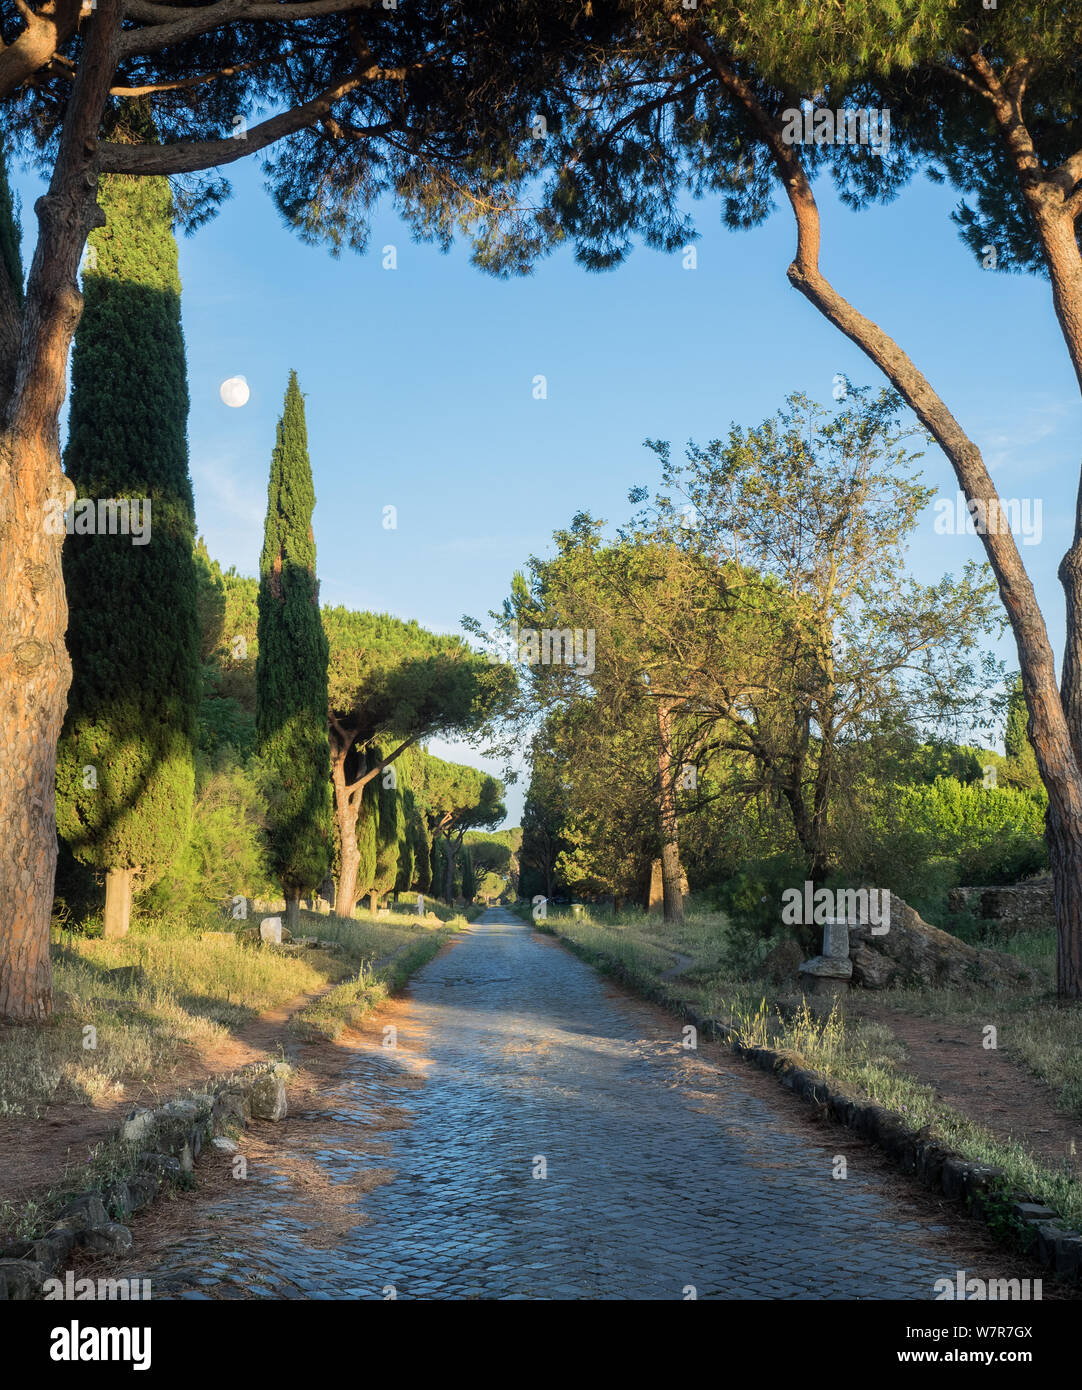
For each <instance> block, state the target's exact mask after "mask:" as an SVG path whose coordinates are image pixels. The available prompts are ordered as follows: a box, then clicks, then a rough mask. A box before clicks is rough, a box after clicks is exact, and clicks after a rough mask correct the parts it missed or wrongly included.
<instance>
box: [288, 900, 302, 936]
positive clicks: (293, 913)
mask: <svg viewBox="0 0 1082 1390" xmlns="http://www.w3.org/2000/svg"><path fill="white" fill-rule="evenodd" d="M285 925H286V927H287V929H288V930H289V931H291V932H292V933H293V935H294V936H296V935H297V933H298V932H299V931H300V926H301V895H300V894H299V893H287V894H286V920H285Z"/></svg>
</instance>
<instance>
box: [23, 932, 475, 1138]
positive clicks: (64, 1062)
mask: <svg viewBox="0 0 1082 1390" xmlns="http://www.w3.org/2000/svg"><path fill="white" fill-rule="evenodd" d="M434 907H435V910H436V911H437V913H438V915H439V916H440V917H441V918H442V919H447V918H449V917H450V916H451V910H450V909H448V908H446V907H440V906H439V905H434ZM457 920H458V922H459V923H460V924H461V923H462V921H463V919H462V918H461V917H459V918H458V919H457ZM252 925H253V924H252V923H251V922H250V921H249V922H226V921H223V919H222V917H221V915H220V913H217V912H213V911H209V912H203V913H192V914H186V915H176V916H169V915H165V914H156V915H136V916H135V917H134V918H133V921H132V926H131V930H130V931H129V933H128V935H127V936H126V937H124V938H122V939H120V940H105V939H103V938H101V937H96V938H95V937H87V936H81V935H78V934H75V933H70V932H64V933H62V934H61V933H59V932H58V933H56V934H55V939H54V944H53V970H54V997H55V1010H54V1014H53V1017H52V1018H51V1019H50V1021H49V1022H48V1023H47V1024H46V1025H45V1026H44V1027H41V1028H0V1117H5V1116H6V1117H28V1118H33V1117H38V1116H41V1115H42V1114H43V1113H44V1112H45V1110H46V1108H47V1107H48V1106H49V1105H50V1104H53V1103H59V1102H69V1103H72V1102H73V1103H76V1104H84V1105H87V1106H96V1105H103V1104H109V1103H110V1102H114V1101H117V1100H120V1099H122V1098H123V1097H124V1095H125V1093H126V1091H127V1090H128V1089H129V1088H130V1087H131V1085H132V1083H133V1082H134V1081H139V1082H142V1081H143V1080H145V1079H148V1078H154V1079H155V1080H163V1079H165V1080H167V1079H168V1077H169V1075H170V1074H171V1073H172V1072H173V1071H174V1070H175V1069H176V1066H177V1060H178V1053H179V1052H180V1050H181V1049H182V1048H183V1047H184V1046H186V1045H187V1046H194V1047H197V1048H198V1047H201V1046H211V1045H213V1044H214V1043H215V1042H220V1041H222V1040H223V1039H225V1038H226V1037H227V1036H228V1035H229V1033H230V1032H231V1031H232V1030H235V1029H236V1028H239V1027H241V1026H242V1025H243V1024H244V1023H246V1022H248V1021H249V1020H250V1019H252V1018H254V1017H256V1016H257V1015H258V1014H261V1013H263V1012H265V1011H266V1010H268V1009H272V1008H275V1007H277V1006H279V1005H281V1004H284V1003H286V1002H287V1001H289V1000H290V999H293V998H295V997H296V996H297V995H300V994H315V993H317V992H324V991H326V990H328V989H331V988H332V987H338V986H342V985H343V983H345V985H349V984H350V983H351V982H352V984H354V985H355V984H356V980H355V977H356V975H357V974H358V972H359V971H361V970H364V971H365V972H366V973H367V975H372V974H373V972H374V968H375V965H376V963H377V962H380V961H387V960H388V959H389V958H392V957H396V953H401V954H402V955H403V957H406V958H408V954H409V952H410V951H411V949H414V948H416V947H417V944H418V943H419V942H430V941H432V940H433V939H434V938H436V937H439V939H440V940H441V941H442V939H443V938H444V936H445V935H446V931H445V928H444V927H443V926H442V925H441V926H438V927H437V926H436V925H435V924H424V925H415V918H414V915H413V914H412V913H409V912H406V911H399V912H392V913H391V914H390V915H389V916H386V917H378V918H376V917H372V916H371V915H370V914H362V915H361V916H360V917H358V918H357V919H356V920H351V921H345V920H342V919H339V918H336V917H323V916H319V915H316V914H314V913H304V914H302V925H301V934H302V935H307V936H314V937H318V938H319V939H320V940H323V941H329V942H332V943H334V944H336V945H337V946H338V948H339V949H338V950H336V951H333V952H332V951H323V950H313V949H305V948H303V947H290V946H283V947H281V948H277V947H273V946H264V945H260V944H259V943H258V942H253V941H250V940H245V939H244V938H243V936H242V932H243V931H245V930H249V929H250V928H251V926H252ZM207 933H210V935H207ZM426 949H427V948H426ZM121 967H132V968H134V971H135V975H134V978H132V979H131V980H128V979H120V980H118V979H116V978H112V979H110V978H109V977H108V974H107V972H108V971H111V970H116V969H119V968H121ZM379 973H380V974H381V975H382V972H379ZM397 978H398V977H397V976H395V975H389V976H387V979H388V980H389V981H391V984H390V987H391V988H393V987H395V984H394V980H396V979H397ZM345 993H346V990H345V989H343V995H344V994H345ZM354 1002H355V1003H356V1002H357V1001H354ZM91 1044H92V1045H91Z"/></svg>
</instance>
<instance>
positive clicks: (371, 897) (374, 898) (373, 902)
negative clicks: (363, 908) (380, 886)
mask: <svg viewBox="0 0 1082 1390" xmlns="http://www.w3.org/2000/svg"><path fill="white" fill-rule="evenodd" d="M368 910H369V912H370V913H371V914H372V916H373V917H374V916H375V915H376V913H377V912H378V911H379V894H378V893H377V892H376V890H375V889H374V888H373V889H371V890H370V891H369V894H368Z"/></svg>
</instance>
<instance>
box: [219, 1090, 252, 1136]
mask: <svg viewBox="0 0 1082 1390" xmlns="http://www.w3.org/2000/svg"><path fill="white" fill-rule="evenodd" d="M251 1118H252V1106H251V1102H250V1101H249V1099H248V1093H247V1092H246V1091H243V1090H241V1089H240V1087H238V1086H231V1087H229V1089H228V1090H224V1091H219V1092H218V1094H217V1096H216V1097H215V1099H214V1111H213V1121H214V1126H215V1128H216V1129H229V1128H232V1127H233V1126H237V1127H239V1128H240V1129H243V1128H244V1127H245V1126H246V1125H247V1124H248V1121H249V1120H250V1119H251Z"/></svg>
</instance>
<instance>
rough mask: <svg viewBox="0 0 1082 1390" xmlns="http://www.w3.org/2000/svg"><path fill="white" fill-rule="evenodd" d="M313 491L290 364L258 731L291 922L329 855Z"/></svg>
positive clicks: (267, 575) (266, 555)
mask: <svg viewBox="0 0 1082 1390" xmlns="http://www.w3.org/2000/svg"><path fill="white" fill-rule="evenodd" d="M315 504H316V496H315V489H314V488H313V486H312V468H311V464H310V462H309V458H308V429H307V425H306V423H305V417H304V397H303V396H302V395H301V390H300V387H299V386H298V385H297V373H296V372H290V374H289V385H288V386H287V388H286V395H285V404H284V406H283V409H282V418H281V419H280V420H279V422H278V438H277V442H276V444H275V447H274V453H273V454H272V456H271V470H270V483H269V485H268V488H267V523H266V528H265V531H264V538H263V553H262V555H261V556H260V560H259V625H258V641H259V655H258V658H257V661H256V734H257V737H258V743H259V752H260V754H261V756H262V758H263V759H264V763H265V766H266V768H267V771H268V774H269V778H268V798H267V799H268V832H267V838H268V849H269V852H270V861H271V864H272V866H273V871H274V873H275V876H276V878H277V879H278V882H279V883H280V884H281V887H282V892H283V894H284V895H285V899H286V904H287V911H288V920H289V922H290V925H291V926H295V925H296V923H297V918H298V910H299V906H300V898H301V895H302V894H303V893H307V892H310V891H311V890H312V889H314V888H317V887H318V886H319V885H320V884H321V883H322V882H323V879H324V877H325V875H326V873H327V867H328V865H329V864H330V859H331V801H330V795H331V788H330V780H329V779H330V745H329V742H328V736H327V657H328V645H327V636H326V633H325V632H324V630H323V622H322V619H321V617H320V612H319V582H318V580H317V579H316V542H315V536H314V535H313V533H312V512H313V510H314V508H315Z"/></svg>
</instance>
